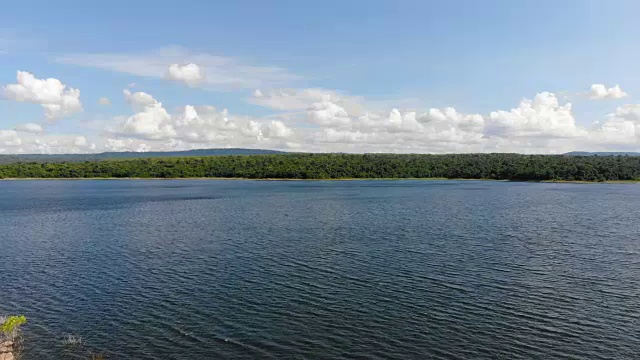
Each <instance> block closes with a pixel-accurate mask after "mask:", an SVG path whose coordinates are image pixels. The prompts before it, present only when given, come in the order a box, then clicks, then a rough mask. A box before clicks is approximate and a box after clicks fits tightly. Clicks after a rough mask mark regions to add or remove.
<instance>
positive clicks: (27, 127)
mask: <svg viewBox="0 0 640 360" xmlns="http://www.w3.org/2000/svg"><path fill="white" fill-rule="evenodd" d="M16 130H17V131H21V132H28V133H34V134H37V133H41V132H43V131H44V129H43V128H42V126H41V125H40V124H35V123H27V124H20V125H18V126H16Z"/></svg>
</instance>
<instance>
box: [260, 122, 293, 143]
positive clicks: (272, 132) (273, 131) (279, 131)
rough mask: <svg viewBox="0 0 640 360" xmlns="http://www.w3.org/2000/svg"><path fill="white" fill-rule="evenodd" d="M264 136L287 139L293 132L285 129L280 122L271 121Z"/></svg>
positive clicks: (285, 126)
mask: <svg viewBox="0 0 640 360" xmlns="http://www.w3.org/2000/svg"><path fill="white" fill-rule="evenodd" d="M266 134H267V136H268V137H270V138H275V139H287V138H290V137H291V136H292V135H293V130H291V129H290V128H289V127H287V125H285V124H284V123H283V122H282V121H278V120H272V121H271V122H270V123H269V124H268V125H267V131H266Z"/></svg>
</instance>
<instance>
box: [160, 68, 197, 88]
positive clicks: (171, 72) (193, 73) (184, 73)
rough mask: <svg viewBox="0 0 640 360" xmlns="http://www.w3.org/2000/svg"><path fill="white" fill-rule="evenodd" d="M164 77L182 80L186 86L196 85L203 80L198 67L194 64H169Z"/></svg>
mask: <svg viewBox="0 0 640 360" xmlns="http://www.w3.org/2000/svg"><path fill="white" fill-rule="evenodd" d="M165 77H166V78H167V79H169V80H173V81H178V82H183V83H185V84H187V85H188V86H192V87H193V86H196V85H198V84H200V82H202V81H203V80H204V76H203V74H202V73H201V72H200V67H199V66H198V65H196V64H193V63H191V64H185V65H180V64H171V65H169V68H168V69H167V73H166V75H165Z"/></svg>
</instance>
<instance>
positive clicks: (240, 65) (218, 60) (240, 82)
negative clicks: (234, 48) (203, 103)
mask: <svg viewBox="0 0 640 360" xmlns="http://www.w3.org/2000/svg"><path fill="white" fill-rule="evenodd" d="M53 60H54V61H56V62H59V63H63V64H72V65H78V66H85V67H92V68H99V69H104V70H109V71H114V72H121V73H127V74H131V75H136V76H144V77H152V78H166V77H167V67H169V66H170V65H172V64H174V65H175V64H198V68H199V70H200V71H199V74H200V77H201V80H202V81H200V82H199V85H200V86H203V87H207V88H212V89H216V90H231V89H239V88H244V89H256V88H271V87H280V86H283V85H286V84H290V83H292V82H295V81H297V80H299V79H300V76H297V75H294V74H291V73H289V72H288V71H287V70H285V69H283V68H279V67H274V66H257V65H247V64H245V63H244V62H242V61H241V60H239V59H236V58H233V57H226V56H218V55H212V54H207V53H197V52H192V51H189V50H187V49H184V48H180V47H169V48H164V49H160V50H158V51H154V52H149V53H139V54H68V55H64V56H60V57H57V58H55V59H53ZM187 66H188V65H187ZM193 69H195V68H193V67H190V68H187V69H182V70H180V69H178V70H180V71H178V72H177V74H176V75H178V76H177V78H176V79H177V80H182V81H186V80H187V79H189V81H193V79H195V77H194V75H193V73H192V72H191V70H193ZM185 70H190V72H189V74H190V75H186V73H185ZM172 76H173V75H172ZM178 78H179V79H178Z"/></svg>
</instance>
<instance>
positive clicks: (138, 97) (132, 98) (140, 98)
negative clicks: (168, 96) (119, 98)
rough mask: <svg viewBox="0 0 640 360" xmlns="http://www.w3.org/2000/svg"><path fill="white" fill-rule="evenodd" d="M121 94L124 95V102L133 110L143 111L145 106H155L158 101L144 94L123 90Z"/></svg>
mask: <svg viewBox="0 0 640 360" xmlns="http://www.w3.org/2000/svg"><path fill="white" fill-rule="evenodd" d="M122 93H123V94H124V98H125V100H126V101H127V102H128V103H129V104H130V105H131V106H132V107H133V108H134V109H144V108H145V107H146V106H150V105H156V104H157V103H158V100H156V99H154V98H153V96H151V95H149V94H147V93H146V92H142V91H138V92H135V93H132V92H131V91H130V90H129V89H124V90H123V91H122Z"/></svg>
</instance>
